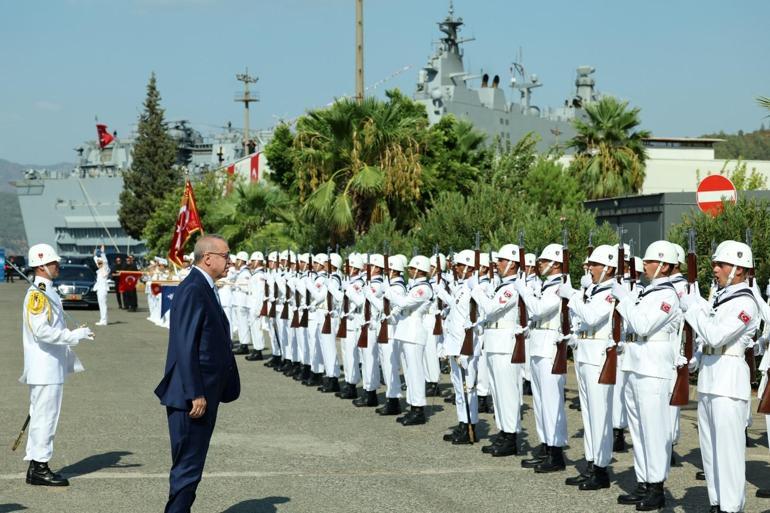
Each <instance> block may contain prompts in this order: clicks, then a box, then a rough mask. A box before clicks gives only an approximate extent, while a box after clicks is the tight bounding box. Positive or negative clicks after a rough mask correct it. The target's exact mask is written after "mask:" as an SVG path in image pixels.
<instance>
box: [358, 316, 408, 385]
mask: <svg viewBox="0 0 770 513" xmlns="http://www.w3.org/2000/svg"><path fill="white" fill-rule="evenodd" d="M364 329H367V328H364ZM367 336H368V338H369V342H368V344H367V346H366V347H361V348H359V349H360V353H359V355H360V357H361V385H362V386H363V387H364V390H365V391H366V392H373V391H375V390H377V389H378V388H380V347H379V346H380V344H378V343H377V340H376V337H377V334H376V332H375V331H374V330H371V329H370V330H369V333H368V335H367ZM357 343H358V340H356V344H357ZM396 397H398V396H396Z"/></svg>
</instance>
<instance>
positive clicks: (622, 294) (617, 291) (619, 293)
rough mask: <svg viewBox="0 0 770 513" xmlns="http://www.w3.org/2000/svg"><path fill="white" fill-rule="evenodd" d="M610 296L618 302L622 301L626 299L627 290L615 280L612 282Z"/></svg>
mask: <svg viewBox="0 0 770 513" xmlns="http://www.w3.org/2000/svg"><path fill="white" fill-rule="evenodd" d="M612 295H613V296H615V299H617V300H618V301H622V300H623V299H625V298H626V297H628V289H627V288H626V286H625V285H624V284H623V283H618V282H617V281H616V280H613V281H612Z"/></svg>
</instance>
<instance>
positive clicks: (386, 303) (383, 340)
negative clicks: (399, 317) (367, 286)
mask: <svg viewBox="0 0 770 513" xmlns="http://www.w3.org/2000/svg"><path fill="white" fill-rule="evenodd" d="M383 257H384V259H385V278H386V279H387V280H388V283H390V263H389V262H388V255H387V253H386V254H385V255H383ZM382 283H383V285H384V284H385V281H384V280H383V282H382ZM382 313H383V317H382V321H380V331H378V332H377V343H378V344H387V343H388V319H387V317H388V315H390V300H389V299H387V298H385V297H383V298H382Z"/></svg>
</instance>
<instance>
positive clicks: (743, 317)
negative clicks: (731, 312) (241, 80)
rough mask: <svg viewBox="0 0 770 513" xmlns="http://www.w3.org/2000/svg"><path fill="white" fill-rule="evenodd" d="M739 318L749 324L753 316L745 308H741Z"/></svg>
mask: <svg viewBox="0 0 770 513" xmlns="http://www.w3.org/2000/svg"><path fill="white" fill-rule="evenodd" d="M738 318H739V319H740V320H741V322H742V323H743V324H748V323H749V322H750V321H751V316H750V315H749V314H747V313H746V312H744V311H743V310H741V313H739V314H738Z"/></svg>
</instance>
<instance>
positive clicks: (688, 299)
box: [679, 293, 698, 312]
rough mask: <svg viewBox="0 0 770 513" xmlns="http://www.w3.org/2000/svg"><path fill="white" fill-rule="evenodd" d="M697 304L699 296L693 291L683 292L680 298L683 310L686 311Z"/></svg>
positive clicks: (680, 305) (680, 306)
mask: <svg viewBox="0 0 770 513" xmlns="http://www.w3.org/2000/svg"><path fill="white" fill-rule="evenodd" d="M696 304H698V296H696V295H695V294H693V293H690V294H683V295H682V297H680V298H679V308H681V309H682V311H683V312H686V311H687V310H689V309H690V308H692V307H693V306H695V305H696Z"/></svg>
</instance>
